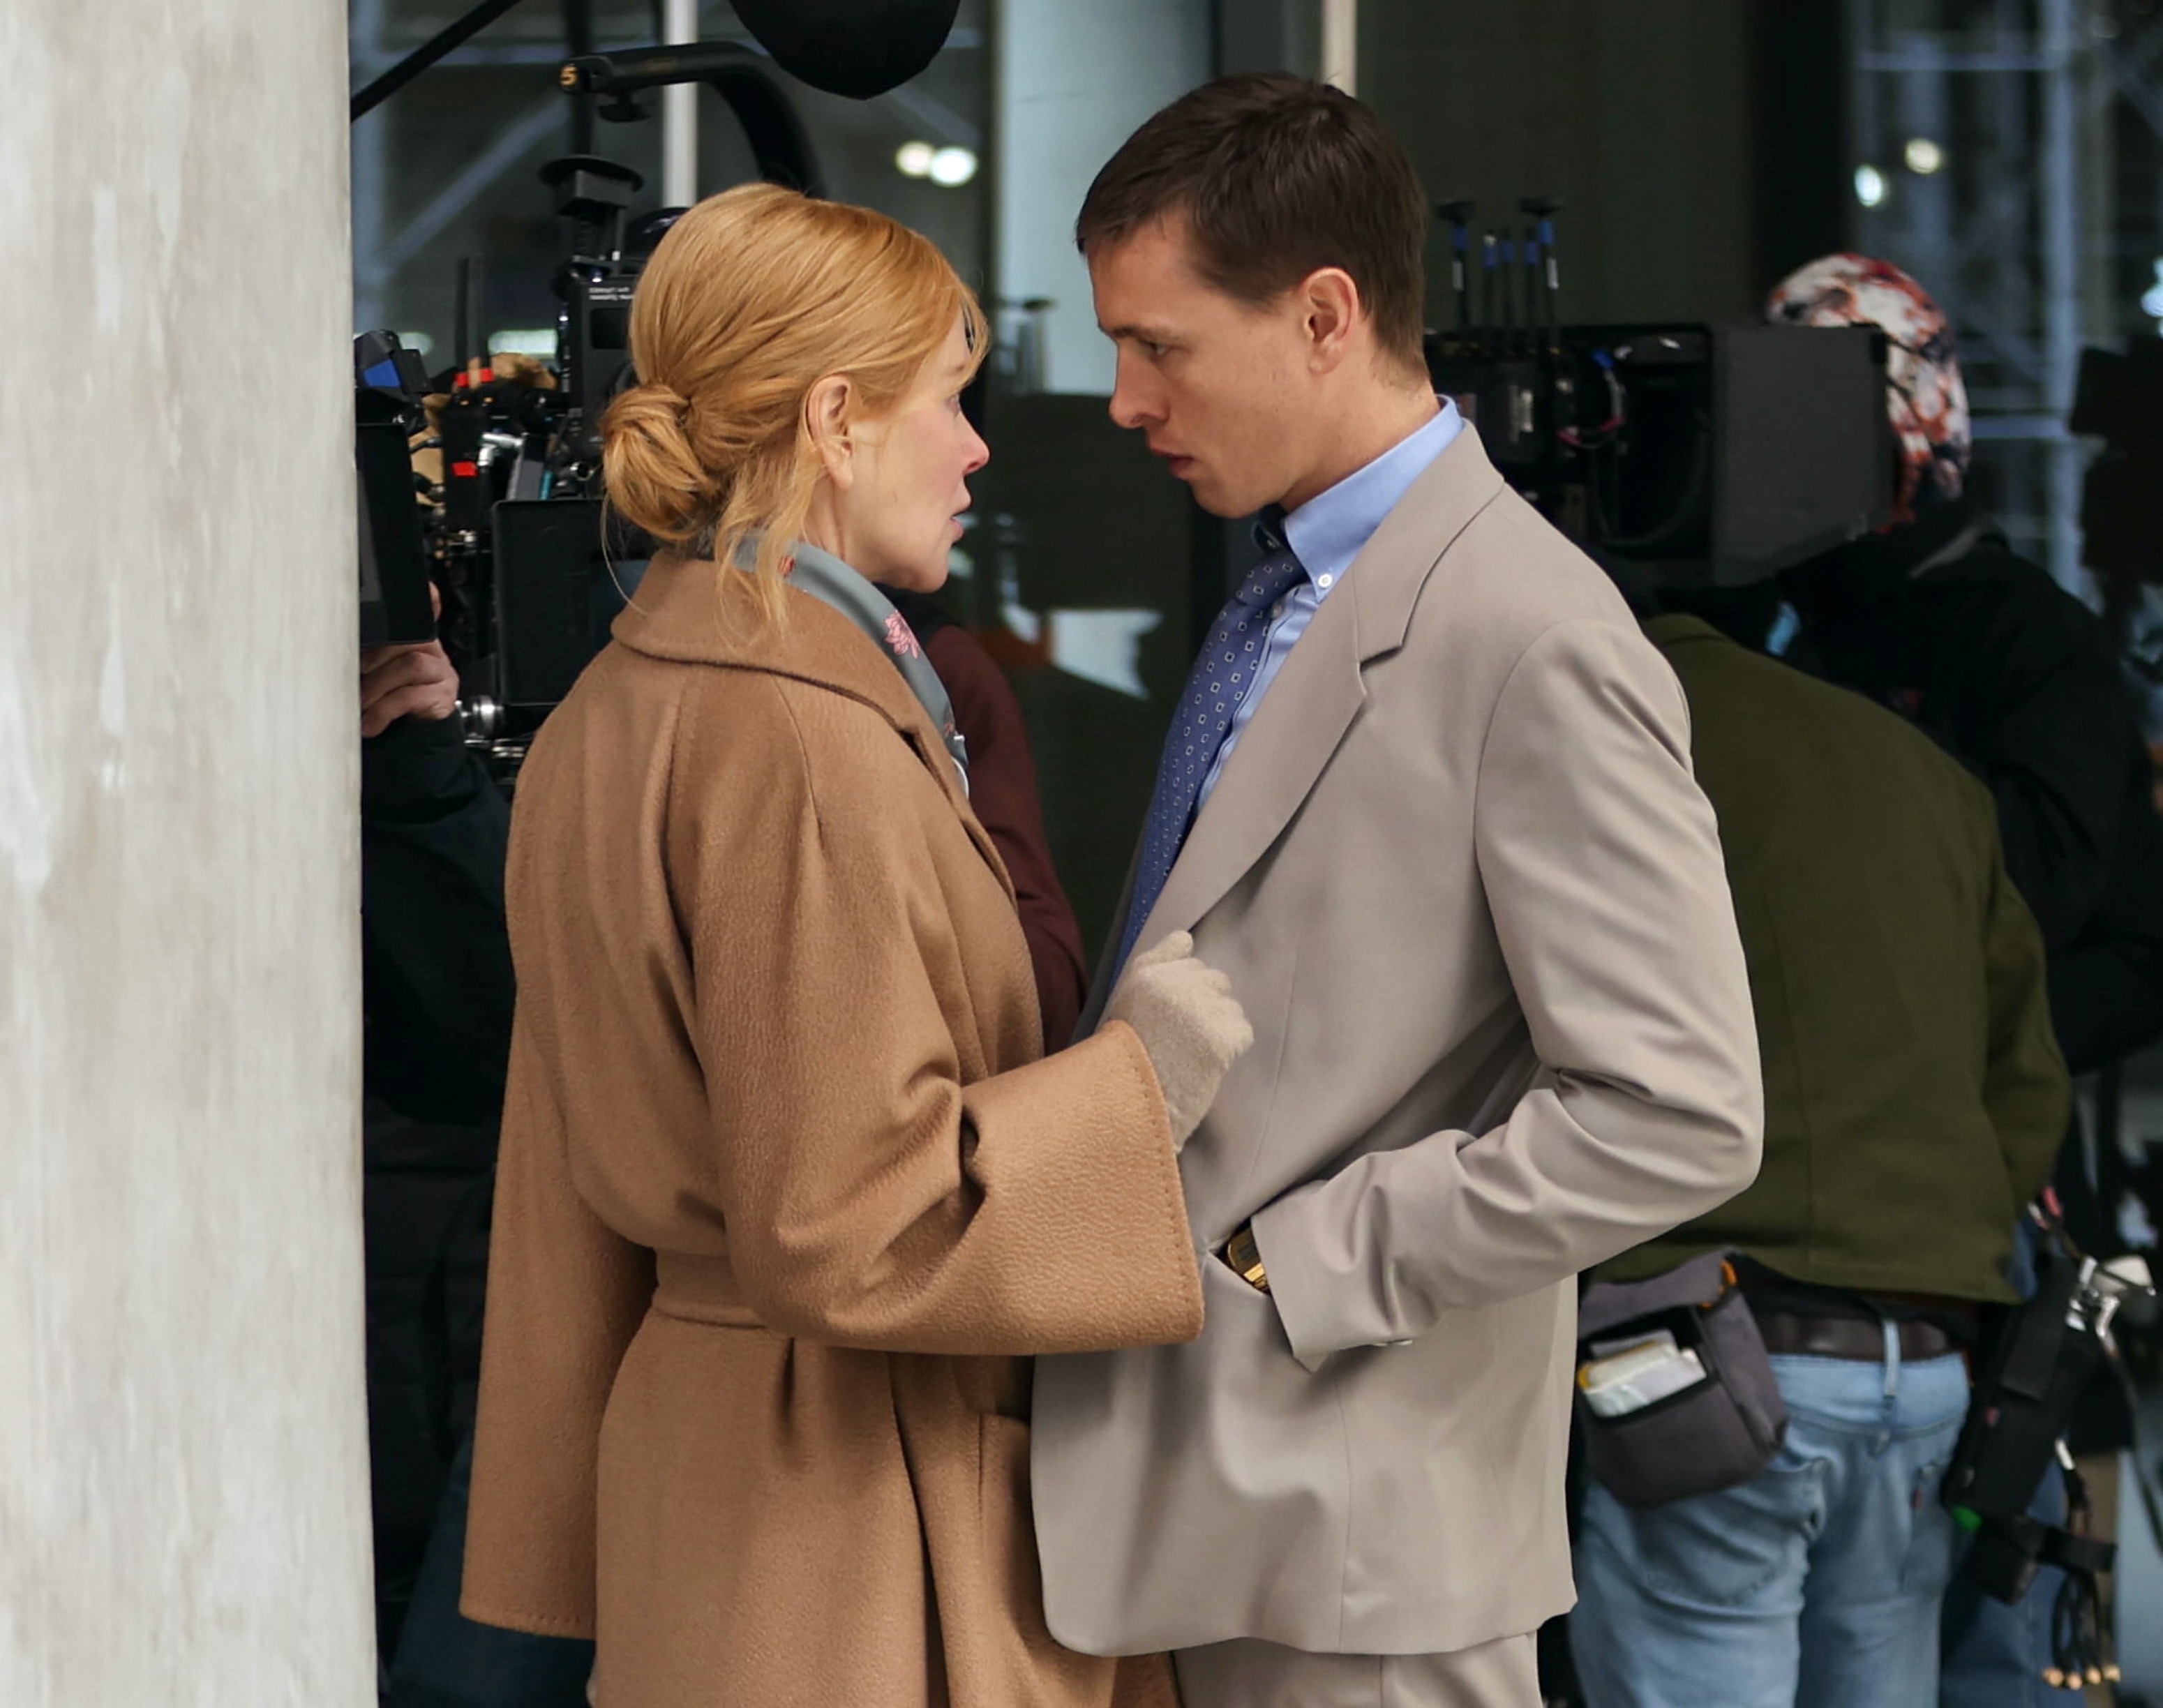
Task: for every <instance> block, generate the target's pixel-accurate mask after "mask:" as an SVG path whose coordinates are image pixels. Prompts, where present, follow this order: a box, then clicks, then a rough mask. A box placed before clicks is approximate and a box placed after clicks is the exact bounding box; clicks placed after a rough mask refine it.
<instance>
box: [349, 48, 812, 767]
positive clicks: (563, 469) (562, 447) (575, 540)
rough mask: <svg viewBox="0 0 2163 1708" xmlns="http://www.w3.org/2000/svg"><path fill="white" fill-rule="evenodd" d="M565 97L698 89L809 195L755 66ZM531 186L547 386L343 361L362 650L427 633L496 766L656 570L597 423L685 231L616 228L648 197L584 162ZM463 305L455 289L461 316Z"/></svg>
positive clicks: (590, 60)
mask: <svg viewBox="0 0 2163 1708" xmlns="http://www.w3.org/2000/svg"><path fill="white" fill-rule="evenodd" d="M558 82H559V83H560V85H561V86H562V87H563V90H564V91H565V92H566V93H567V94H568V95H571V96H573V97H578V98H579V99H581V100H586V101H594V102H598V103H599V113H600V117H602V118H607V119H610V120H613V121H615V122H618V123H626V122H633V121H636V120H639V119H642V118H646V117H647V116H648V114H647V108H646V107H645V105H644V103H643V101H642V97H643V96H644V95H645V93H646V92H648V91H650V90H652V89H655V88H658V87H661V86H665V85H668V84H672V83H683V82H702V83H704V84H705V85H706V86H709V87H710V88H711V89H713V90H714V91H715V92H716V93H717V94H718V95H720V97H721V98H722V100H723V101H724V102H726V104H727V105H728V106H729V107H730V109H731V112H733V113H735V115H736V118H737V120H738V122H739V123H741V126H742V128H743V131H744V134H745V136H746V139H747V140H748V141H749V142H750V144H751V147H752V156H753V159H754V160H755V161H756V163H757V168H758V171H759V175H760V176H761V177H762V178H764V179H765V180H767V181H769V182H774V183H780V184H784V185H787V186H789V187H791V188H794V189H799V190H801V191H804V192H805V193H807V194H811V195H816V194H818V193H819V192H820V187H821V183H822V180H821V177H820V171H819V167H818V161H817V158H816V156H815V155H814V151H813V149H812V146H811V141H810V138H809V134H807V133H806V132H805V130H804V126H803V123H802V122H801V120H800V119H799V118H798V116H797V113H796V112H795V109H794V107H793V106H792V105H791V104H790V102H789V101H788V97H787V95H786V94H785V93H783V91H782V88H781V86H780V85H779V84H778V82H776V81H774V78H773V76H772V73H771V71H769V69H768V62H767V60H765V59H764V58H763V56H762V55H759V54H757V53H756V52H754V51H753V50H751V49H749V48H746V47H744V46H741V45H738V44H736V43H709V44H704V45H692V46H686V47H666V48H663V47H654V48H642V49H637V50H632V51H630V52H624V53H615V54H606V55H601V54H591V55H581V56H579V57H576V58H573V59H571V60H568V61H566V62H565V63H564V65H563V67H562V70H561V71H560V73H559V75H558ZM540 176H541V179H542V182H543V184H545V185H546V186H547V187H548V189H549V191H551V192H552V193H553V197H554V201H555V207H556V212H558V214H560V215H561V216H563V218H564V219H565V220H567V221H568V223H569V226H570V230H571V244H570V254H569V256H568V259H566V260H565V262H564V263H563V266H562V267H561V268H559V269H558V271H557V274H556V275H555V279H554V281H553V284H554V289H555V293H556V296H557V299H558V311H557V325H556V361H555V364H554V368H553V371H552V370H550V369H544V368H542V367H541V366H540V365H539V364H532V363H524V364H517V365H516V367H515V368H513V367H512V366H511V364H505V371H502V372H499V371H497V370H496V369H495V368H494V367H491V366H490V364H489V363H488V362H487V360H486V359H484V358H480V357H477V356H476V357H472V358H470V359H465V360H464V362H463V366H461V367H455V368H454V369H453V370H452V371H450V372H449V373H448V374H447V375H438V376H437V378H436V380H434V381H433V382H431V381H430V380H429V379H428V376H427V375H426V374H425V373H424V372H422V369H421V368H420V364H419V359H418V357H417V356H416V354H415V353H413V352H412V351H410V350H407V349H405V348H402V347H401V344H400V342H399V339H398V338H397V335H396V334H395V333H388V332H371V333H364V334H363V335H362V337H361V338H359V339H358V340H356V342H355V347H354V367H355V383H356V414H357V420H358V423H359V425H358V432H357V446H358V460H359V468H360V475H361V490H362V503H361V516H362V553H361V610H362V616H361V634H362V640H363V643H364V645H370V646H381V645H390V644H398V643H401V642H418V641H426V640H428V639H430V638H432V637H435V636H436V635H437V633H438V632H440V635H441V638H442V640H443V644H444V647H445V649H446V651H447V652H449V653H450V655H451V657H452V659H453V662H454V663H456V664H457V665H458V671H459V677H460V684H461V690H462V691H461V695H460V699H461V704H462V705H463V708H464V715H465V720H466V730H467V734H468V736H469V739H470V740H472V741H474V742H475V743H476V744H479V745H483V746H486V747H490V749H491V750H492V751H493V752H495V755H496V757H498V758H499V759H500V760H501V761H502V762H504V763H505V765H506V766H507V767H515V766H516V763H517V762H518V761H519V759H520V758H521V757H523V752H524V748H525V745H526V741H527V739H529V738H530V736H531V735H532V731H533V730H534V729H536V728H537V727H538V726H539V724H540V722H541V720H542V718H544V717H545V716H546V715H547V713H548V712H549V711H550V710H553V708H554V706H555V705H557V704H558V702H559V701H560V700H561V699H563V695H564V694H566V693H568V691H569V689H570V686H571V684H572V683H573V681H575V680H576V679H577V677H578V674H579V672H580V671H581V670H583V669H584V668H585V666H586V665H587V664H588V663H589V662H590V661H591V660H592V658H593V657H594V654H595V653H596V652H599V651H600V648H601V647H603V646H605V644H606V643H607V641H608V635H609V626H610V623H611V622H612V621H613V620H614V618H615V614H616V613H617V612H618V611H620V610H621V609H622V608H623V605H624V604H625V603H626V600H628V599H629V598H630V596H631V593H632V591H633V590H634V589H636V584H637V580H638V578H639V576H640V575H641V574H642V573H643V571H644V568H645V563H646V559H647V557H648V556H649V555H650V554H651V551H652V545H651V542H648V541H647V540H646V539H645V538H644V537H642V535H640V534H638V533H637V532H636V531H635V530H633V529H631V528H629V527H626V526H625V525H624V524H622V523H621V521H611V520H610V517H609V516H608V513H607V511H606V507H605V503H604V495H603V492H602V486H601V472H600V432H599V423H600V417H601V415H602V413H603V412H604V411H605V410H606V408H607V407H608V405H609V403H610V401H611V400H612V399H613V398H614V397H615V396H616V394H617V393H618V392H619V391H621V390H622V389H623V387H624V386H625V385H626V384H628V383H629V382H630V380H631V378H632V377H633V375H632V369H631V298H632V296H633V293H634V292H635V291H636V286H637V283H638V280H639V277H640V275H641V274H642V273H643V272H644V270H645V267H646V263H647V258H648V256H650V255H651V254H652V250H653V248H654V245H655V244H657V243H658V242H659V240H660V238H661V237H662V236H663V234H664V233H666V231H667V230H668V227H669V226H670V225H671V224H672V223H673V222H674V219H675V218H676V217H677V216H678V214H680V213H681V212H683V210H681V209H666V208H664V209H659V210H656V211H654V212H651V213H648V214H647V215H645V216H643V217H639V218H636V219H629V220H628V223H626V221H627V218H628V216H629V213H630V210H631V205H632V203H633V201H634V200H635V198H636V196H637V195H638V193H639V191H642V189H643V188H644V181H643V180H642V177H641V176H640V175H639V174H638V173H637V172H636V171H634V170H631V168H630V167H628V166H626V165H621V164H620V163H618V162H616V161H614V160H608V159H605V158H604V157H602V156H600V155H568V156H566V157H564V158H563V159H561V160H553V161H551V162H549V163H548V165H546V166H544V167H543V168H542V170H541V175H540ZM464 296H465V292H464V291H463V288H462V290H461V291H460V300H461V315H462V316H463V300H464ZM463 342H464V341H463V337H462V338H461V339H460V343H461V345H463ZM461 354H462V356H463V350H462V351H461ZM416 452H417V453H433V454H432V455H426V454H424V455H422V456H418V457H416V456H415V455H414V454H413V453H416ZM438 462H439V464H440V466H439V467H438V466H437V464H438ZM431 580H432V581H433V582H434V583H435V584H436V586H437V589H439V590H440V591H441V594H442V596H443V616H442V619H441V621H440V625H439V626H438V625H437V624H435V623H432V621H430V617H429V603H428V584H429V582H430V581H431Z"/></svg>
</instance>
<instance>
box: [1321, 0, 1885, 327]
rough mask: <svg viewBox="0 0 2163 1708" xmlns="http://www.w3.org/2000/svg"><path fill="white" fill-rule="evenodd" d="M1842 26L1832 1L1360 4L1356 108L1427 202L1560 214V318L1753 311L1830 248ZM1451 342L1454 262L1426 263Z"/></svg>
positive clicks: (1838, 214)
mask: <svg viewBox="0 0 2163 1708" xmlns="http://www.w3.org/2000/svg"><path fill="white" fill-rule="evenodd" d="M1839 15H1840V8H1838V7H1836V6H1835V5H1832V4H1830V3H1828V0H1813V3H1809V4H1803V3H1789V0H1768V3H1765V4H1762V5H1739V4H1737V3H1736V0H1627V3H1625V4H1617V3H1616V0H1449V3H1448V4H1446V5H1445V4H1443V3H1440V0H1364V3H1363V4H1362V5H1361V7H1360V8H1359V29H1360V42H1359V94H1360V96H1361V97H1362V98H1363V99H1364V100H1365V101H1367V102H1369V103H1370V104H1371V105H1372V106H1373V107H1375V109H1376V110H1377V111H1378V112H1379V113H1381V115H1382V117H1383V118H1385V120H1386V121H1387V122H1388V123H1389V124H1390V126H1391V128H1392V129H1393V130H1395V131H1396V134H1398V135H1399V136H1400V137H1401V138H1402V139H1403V140H1404V142H1405V144H1406V147H1407V148H1408V149H1410V150H1411V155H1412V159H1413V160H1414V162H1415V164H1416V165H1417V166H1418V168H1419V171H1420V176H1421V178H1422V181H1423V182H1424V183H1425V185H1426V186H1427V191H1428V192H1429V194H1430V195H1431V196H1433V197H1434V198H1436V199H1437V200H1444V199H1454V198H1457V197H1464V196H1469V197H1472V198H1474V199H1475V200H1476V201H1477V202H1479V204H1480V217H1482V218H1485V219H1495V220H1500V219H1502V218H1504V217H1507V218H1508V219H1510V220H1511V222H1512V223H1521V221H1522V216H1521V214H1519V213H1518V212H1517V202H1518V198H1519V197H1521V196H1526V195H1531V194H1542V195H1550V196H1559V197H1560V198H1562V200H1563V202H1565V203H1567V204H1568V207H1567V209H1566V211H1565V212H1563V215H1562V216H1561V217H1560V221H1559V226H1560V231H1559V235H1560V251H1559V253H1560V254H1561V258H1562V265H1563V314H1564V316H1565V317H1567V318H1569V319H1571V320H1575V321H1633V320H1665V319H1679V320H1720V319H1733V318H1738V317H1743V316H1746V315H1747V314H1749V313H1751V312H1752V311H1753V310H1754V308H1755V306H1756V304H1757V301H1758V299H1759V297H1760V296H1762V291H1763V289H1764V286H1766V285H1767V284H1768V282H1770V280H1772V279H1773V277H1776V276H1777V272H1776V271H1775V270H1774V269H1776V268H1779V267H1783V266H1787V265H1793V264H1794V262H1795V261H1799V260H1802V259H1807V258H1808V257H1809V255H1810V254H1816V253H1819V252H1820V251H1822V250H1823V249H1829V248H1832V247H1835V246H1836V245H1837V244H1838V243H1839V241H1840V239H1841V223H1842V220H1843V217H1844V206H1843V203H1842V202H1841V183H1842V180H1843V177H1844V176H1845V174H1844V169H1843V166H1842V164H1841V159H1842V150H1841V141H1840V138H1841V113H1840V108H1839V92H1840V90H1841V69H1840V66H1841V61H1840V45H1839V41H1838V36H1837V27H1838V22H1839ZM1428 265H1429V312H1430V318H1431V320H1432V322H1433V323H1435V324H1438V325H1439V324H1447V323H1448V320H1449V317H1450V316H1451V314H1452V312H1453V310H1452V308H1451V306H1450V304H1449V301H1448V288H1447V287H1448V255H1447V252H1446V248H1445V244H1444V240H1443V231H1442V229H1441V228H1438V230H1437V233H1436V236H1435V239H1434V242H1433V244H1432V247H1431V249H1430V251H1429V257H1428Z"/></svg>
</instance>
